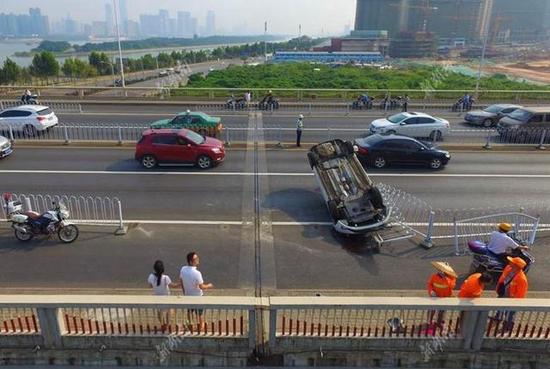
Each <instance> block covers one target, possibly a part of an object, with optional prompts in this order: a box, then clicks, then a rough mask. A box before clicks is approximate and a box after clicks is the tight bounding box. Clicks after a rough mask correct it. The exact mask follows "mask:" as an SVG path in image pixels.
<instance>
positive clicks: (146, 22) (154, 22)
mask: <svg viewBox="0 0 550 369" xmlns="http://www.w3.org/2000/svg"><path fill="white" fill-rule="evenodd" d="M139 23H140V34H141V36H143V37H155V36H161V35H162V34H161V27H160V16H158V15H151V14H141V15H140V16H139Z"/></svg>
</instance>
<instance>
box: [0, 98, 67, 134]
mask: <svg viewBox="0 0 550 369" xmlns="http://www.w3.org/2000/svg"><path fill="white" fill-rule="evenodd" d="M58 123H59V120H58V119H57V116H56V115H55V113H54V112H53V111H52V109H50V108H49V107H47V106H42V105H21V106H17V107H14V108H10V109H6V110H3V111H2V112H1V113H0V129H8V128H9V127H11V128H12V130H13V131H14V132H23V133H24V134H25V135H26V136H35V135H36V134H37V133H39V132H43V131H46V130H48V129H50V128H52V127H54V126H56V125H57V124H58Z"/></svg>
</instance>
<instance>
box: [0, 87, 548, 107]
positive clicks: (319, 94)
mask: <svg viewBox="0 0 550 369" xmlns="http://www.w3.org/2000/svg"><path fill="white" fill-rule="evenodd" d="M27 88H30V89H31V90H32V91H33V92H36V93H37V94H38V95H39V96H40V98H63V99H76V100H78V99H102V98H114V99H123V100H124V99H136V98H137V99H143V98H147V99H152V100H166V99H169V100H174V101H178V100H179V101H182V100H184V101H187V100H190V101H192V100H224V99H227V98H229V97H230V96H231V95H235V96H243V95H244V93H245V92H247V91H251V92H252V97H253V99H254V100H256V101H257V100H259V99H261V98H262V97H263V96H265V95H266V94H267V93H268V91H269V90H270V89H269V88H192V87H164V86H160V85H159V86H153V87H131V86H128V87H126V88H121V87H95V86H49V87H45V86H0V96H3V97H6V98H8V99H15V98H18V97H19V96H21V94H22V93H23V91H25V89H27ZM271 90H272V91H273V94H274V95H275V96H277V97H279V98H281V99H282V100H283V101H312V102H314V101H323V100H329V101H342V102H348V101H349V102H352V101H353V100H355V99H356V98H357V97H358V96H359V95H361V94H364V93H368V95H369V96H371V97H373V98H374V99H375V101H374V105H375V106H377V105H378V104H379V103H380V101H381V100H382V99H383V98H384V97H389V98H392V97H398V96H405V95H408V96H409V98H410V99H411V103H418V102H425V103H428V104H434V103H445V104H448V103H452V104H454V103H455V102H456V101H457V100H458V99H459V98H460V97H461V96H463V95H464V94H465V93H466V92H470V94H473V93H472V92H471V91H465V90H430V89H322V88H317V89H316V88H271ZM476 100H477V102H478V103H480V102H483V103H484V104H490V103H495V102H501V103H502V102H514V103H534V104H548V103H549V102H550V91H549V90H546V89H542V90H480V91H479V92H478V96H477V99H476Z"/></svg>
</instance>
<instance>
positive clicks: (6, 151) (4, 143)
mask: <svg viewBox="0 0 550 369" xmlns="http://www.w3.org/2000/svg"><path fill="white" fill-rule="evenodd" d="M12 153H13V148H12V146H11V142H10V140H8V139H7V138H6V137H4V136H0V159H3V158H5V157H7V156H10V155H11V154H12Z"/></svg>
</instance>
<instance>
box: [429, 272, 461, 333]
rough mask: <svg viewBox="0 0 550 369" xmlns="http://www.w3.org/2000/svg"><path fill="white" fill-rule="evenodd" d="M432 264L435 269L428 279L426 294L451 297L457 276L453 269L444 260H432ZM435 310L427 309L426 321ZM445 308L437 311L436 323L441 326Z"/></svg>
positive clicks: (431, 318) (431, 316)
mask: <svg viewBox="0 0 550 369" xmlns="http://www.w3.org/2000/svg"><path fill="white" fill-rule="evenodd" d="M432 265H433V266H434V268H435V269H436V270H437V273H435V274H433V275H432V276H431V277H430V279H429V280H428V294H429V295H430V297H439V298H444V297H451V296H453V289H454V288H455V286H456V278H457V277H458V276H457V274H456V272H455V271H454V269H453V268H452V267H451V266H450V265H449V263H447V262H444V261H432ZM435 313H436V311H435V310H429V311H428V321H429V322H430V323H431V322H432V321H433V318H434V315H435ZM444 318H445V310H439V311H437V323H436V324H437V325H438V326H441V325H442V324H443V323H444Z"/></svg>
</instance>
